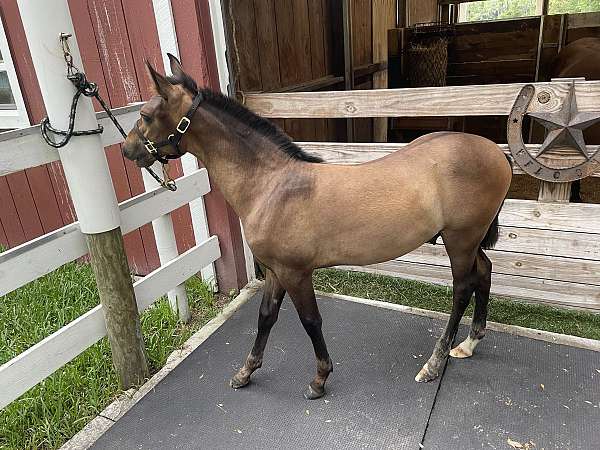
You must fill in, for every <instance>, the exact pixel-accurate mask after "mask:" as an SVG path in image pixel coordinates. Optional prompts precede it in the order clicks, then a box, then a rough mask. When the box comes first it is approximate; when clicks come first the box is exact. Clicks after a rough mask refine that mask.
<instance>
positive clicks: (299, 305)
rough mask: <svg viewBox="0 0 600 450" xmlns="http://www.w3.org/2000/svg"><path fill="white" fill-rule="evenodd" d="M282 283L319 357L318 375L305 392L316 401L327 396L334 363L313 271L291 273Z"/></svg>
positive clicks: (305, 395)
mask: <svg viewBox="0 0 600 450" xmlns="http://www.w3.org/2000/svg"><path fill="white" fill-rule="evenodd" d="M281 281H282V283H283V284H284V286H285V288H286V290H287V291H288V293H289V294H290V297H291V299H292V301H293V302H294V306H295V307H296V310H297V311H298V315H299V316H300V321H301V322H302V326H303V327H304V329H305V330H306V333H307V334H308V336H309V337H310V340H311V341H312V344H313V347H314V350H315V356H316V357H317V374H316V376H315V378H314V379H313V380H312V381H311V383H310V384H309V385H308V389H307V390H306V391H305V392H304V397H305V398H307V399H308V400H314V399H317V398H320V397H322V396H323V395H325V382H326V381H327V377H328V376H329V374H330V373H331V372H333V363H332V362H331V358H330V357H329V353H328V352H327V345H326V344H325V339H324V338H323V333H322V331H321V326H322V323H323V321H322V319H321V314H319V308H318V306H317V300H316V298H315V291H314V289H313V284H312V271H310V272H308V273H289V274H286V275H285V276H284V277H282V278H281Z"/></svg>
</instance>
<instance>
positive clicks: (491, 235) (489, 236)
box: [479, 207, 502, 250]
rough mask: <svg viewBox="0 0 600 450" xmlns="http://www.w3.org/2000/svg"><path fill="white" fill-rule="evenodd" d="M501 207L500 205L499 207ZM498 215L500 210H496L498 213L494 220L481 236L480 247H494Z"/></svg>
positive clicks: (487, 248) (496, 237)
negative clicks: (483, 235) (482, 236)
mask: <svg viewBox="0 0 600 450" xmlns="http://www.w3.org/2000/svg"><path fill="white" fill-rule="evenodd" d="M500 208H502V207H500ZM499 215H500V211H498V214H496V217H494V220H493V221H492V224H491V225H490V227H489V228H488V230H487V233H485V237H484V238H483V241H481V244H479V246H480V247H481V248H483V249H484V250H489V249H491V248H494V246H495V245H496V242H498V234H499V233H498V216H499Z"/></svg>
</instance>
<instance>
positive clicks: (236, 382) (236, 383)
mask: <svg viewBox="0 0 600 450" xmlns="http://www.w3.org/2000/svg"><path fill="white" fill-rule="evenodd" d="M249 383H250V377H248V378H245V379H240V378H238V377H237V376H235V377H233V378H232V379H231V380H230V381H229V386H231V387H232V388H233V389H241V388H243V387H244V386H248V384H249Z"/></svg>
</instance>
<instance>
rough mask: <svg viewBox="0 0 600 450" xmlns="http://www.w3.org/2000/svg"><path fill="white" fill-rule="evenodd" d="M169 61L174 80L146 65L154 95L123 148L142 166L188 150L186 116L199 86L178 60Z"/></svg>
mask: <svg viewBox="0 0 600 450" xmlns="http://www.w3.org/2000/svg"><path fill="white" fill-rule="evenodd" d="M169 59H170V61H171V73H172V74H173V76H172V77H165V76H163V75H161V74H159V73H158V72H157V71H156V70H155V69H154V67H152V65H151V64H150V63H149V62H146V67H147V69H148V74H149V75H150V78H151V79H152V81H153V83H154V92H155V95H154V96H153V97H152V98H151V99H150V100H148V101H147V102H146V104H144V106H142V108H141V110H140V116H141V117H140V118H139V119H138V121H137V122H136V124H135V125H134V127H133V128H132V130H131V131H130V132H129V134H128V135H127V139H126V140H125V143H124V145H123V155H125V157H126V158H128V159H130V160H132V161H135V162H136V164H137V165H138V166H139V167H148V166H151V165H152V164H153V163H154V162H155V161H157V160H159V161H161V160H162V161H161V162H165V161H164V160H165V159H173V158H178V157H179V156H181V155H182V154H183V153H185V151H186V150H185V133H186V132H187V131H188V127H189V126H190V121H189V119H186V114H188V113H189V112H190V108H191V107H193V99H194V95H196V92H197V87H196V83H195V82H194V81H193V80H192V79H191V77H189V76H188V75H187V74H186V73H185V72H184V71H183V69H182V67H181V63H180V62H179V60H178V59H177V58H175V57H174V56H173V55H171V54H169ZM181 80H185V83H182V82H181ZM196 107H197V105H196ZM194 111H195V109H194Z"/></svg>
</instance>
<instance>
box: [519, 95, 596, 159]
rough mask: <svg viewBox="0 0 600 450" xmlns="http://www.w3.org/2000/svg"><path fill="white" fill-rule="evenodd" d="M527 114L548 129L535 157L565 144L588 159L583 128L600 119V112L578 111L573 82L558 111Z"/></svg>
mask: <svg viewBox="0 0 600 450" xmlns="http://www.w3.org/2000/svg"><path fill="white" fill-rule="evenodd" d="M529 115H530V116H531V117H533V118H534V119H535V120H536V121H538V122H539V123H541V124H542V125H543V126H544V127H545V128H546V130H547V131H548V134H547V135H546V139H545V140H544V143H543V144H542V146H541V147H540V151H539V152H538V154H537V156H536V157H539V156H540V155H542V154H543V153H545V152H546V151H548V150H550V149H551V148H554V147H557V146H559V145H566V146H570V147H574V148H575V149H577V150H578V151H579V152H580V153H581V154H582V155H583V156H585V158H586V159H587V160H589V159H590V156H591V155H589V154H588V152H587V147H586V145H585V140H584V139H583V130H585V129H586V128H588V127H589V126H591V125H593V124H595V123H596V122H599V121H600V112H579V110H578V109H577V99H576V98H575V86H574V85H573V84H572V85H571V88H570V89H569V93H568V94H567V98H565V101H564V103H563V105H562V107H561V109H560V111H558V112H556V113H530V114H529Z"/></svg>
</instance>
